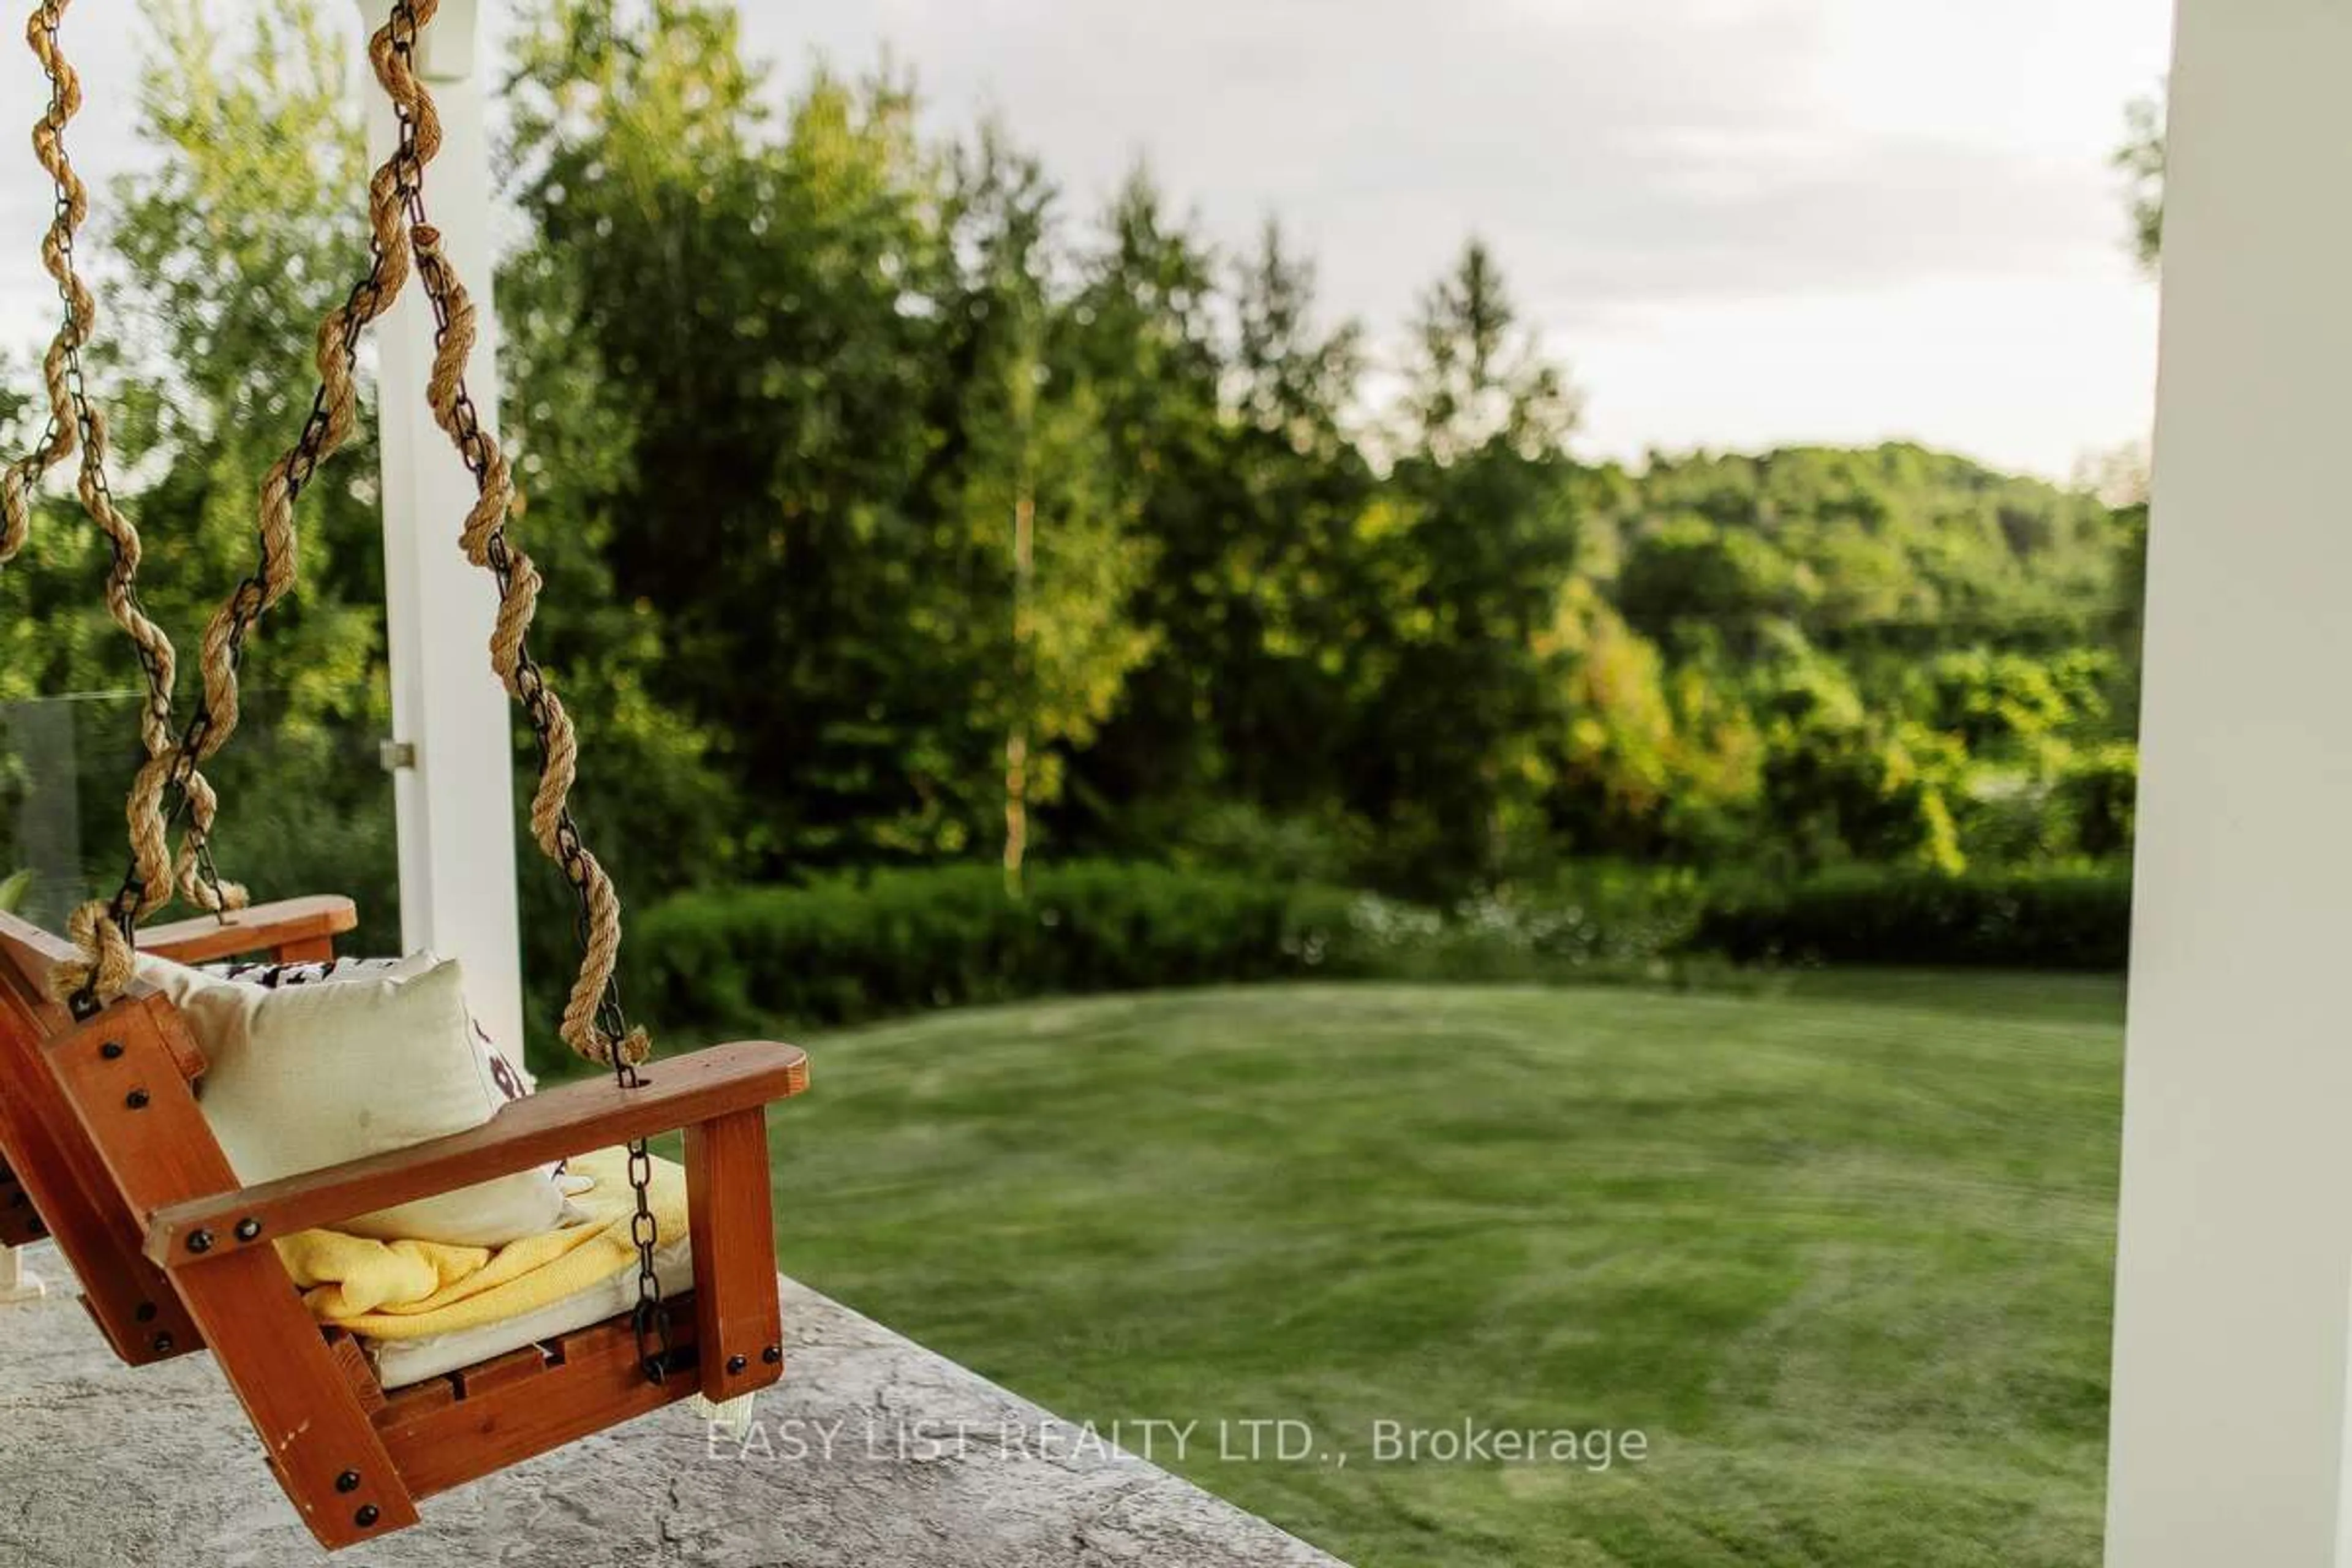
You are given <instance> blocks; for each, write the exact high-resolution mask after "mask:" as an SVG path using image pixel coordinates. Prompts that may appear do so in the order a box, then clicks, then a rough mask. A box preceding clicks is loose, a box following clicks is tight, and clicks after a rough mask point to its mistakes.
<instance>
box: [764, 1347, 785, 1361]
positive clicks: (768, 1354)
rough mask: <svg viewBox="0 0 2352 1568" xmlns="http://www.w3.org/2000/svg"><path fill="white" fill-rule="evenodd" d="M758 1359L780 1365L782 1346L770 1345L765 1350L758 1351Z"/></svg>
mask: <svg viewBox="0 0 2352 1568" xmlns="http://www.w3.org/2000/svg"><path fill="white" fill-rule="evenodd" d="M760 1359H761V1361H763V1362H766V1363H768V1364H769V1365H770V1366H782V1364H783V1363H784V1347H783V1346H782V1345H770V1346H769V1347H768V1348H767V1349H766V1350H763V1351H761V1352H760Z"/></svg>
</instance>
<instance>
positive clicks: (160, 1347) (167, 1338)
mask: <svg viewBox="0 0 2352 1568" xmlns="http://www.w3.org/2000/svg"><path fill="white" fill-rule="evenodd" d="M148 1343H149V1344H151V1345H152V1346H153V1347H154V1349H155V1353H156V1354H157V1355H170V1354H171V1353H172V1347H173V1345H175V1344H177V1343H178V1341H176V1340H174V1339H173V1338H172V1336H171V1335H169V1334H157V1335H156V1336H155V1337H154V1338H153V1339H152V1340H150V1341H148Z"/></svg>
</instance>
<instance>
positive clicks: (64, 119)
mask: <svg viewBox="0 0 2352 1568" xmlns="http://www.w3.org/2000/svg"><path fill="white" fill-rule="evenodd" d="M70 4H71V0H43V3H42V4H39V5H36V6H35V7H34V8H33V11H32V14H31V15H30V16H28V17H27V18H26V25H25V40H26V44H27V45H28V46H30V47H31V49H32V51H33V54H34V56H35V57H36V58H38V59H39V61H40V62H41V68H42V70H43V71H44V73H46V74H47V77H48V79H49V86H50V94H49V104H48V107H47V110H45V111H44V112H43V114H42V115H41V118H40V119H39V120H38V121H36V122H35V123H34V126H33V152H34V155H35V156H36V157H37V159H38V160H39V162H40V164H41V167H42V168H43V169H45V170H47V173H48V174H49V177H50V180H51V182H52V183H53V184H54V186H55V188H56V191H57V205H56V209H55V212H54V214H53V216H52V217H51V220H50V224H49V227H48V230H47V233H46V234H45V235H43V237H42V239H41V264H42V266H43V267H44V268H46V269H47V272H48V274H49V276H50V277H51V278H52V279H55V280H56V282H57V288H58V299H59V300H60V301H61V302H62V304H63V306H64V317H63V319H62V321H60V322H59V324H58V331H57V335H56V337H55V338H53V339H52V340H51V342H50V343H49V348H48V352H47V353H46V354H45V355H44V356H43V358H42V362H41V370H42V381H43V384H45V386H46V387H47V392H48V397H49V422H48V428H47V431H46V432H45V433H44V435H43V437H42V439H41V443H40V445H39V446H38V447H37V448H36V449H35V450H34V451H33V452H32V453H31V454H30V455H28V456H27V457H26V458H22V459H20V460H19V461H18V462H16V463H15V464H12V465H11V466H10V467H9V468H8V469H7V471H6V473H5V475H0V564H5V563H6V562H7V561H8V560H9V559H11V558H12V557H14V556H15V555H16V554H17V553H18V552H20V551H21V550H22V549H23V548H24V545H25V543H26V539H27V538H28V536H29V534H30V532H31V522H32V518H31V510H32V505H31V503H32V492H33V489H34V488H35V487H36V486H37V484H38V482H39V480H40V479H42V477H44V476H45V475H46V474H47V472H48V470H49V469H51V468H54V467H56V466H57V465H58V463H60V462H62V461H63V460H64V459H65V458H66V457H67V456H68V455H69V454H70V453H71V452H72V451H73V450H74V448H75V447H76V446H77V445H79V447H80V449H81V454H82V460H81V471H80V475H79V481H78V483H77V485H76V487H75V489H76V493H77V494H78V495H79V498H80V500H81V504H82V509H83V510H85V511H86V512H88V513H89V517H90V520H91V521H93V522H95V523H96V524H97V525H98V528H99V531H100V533H102V534H104V535H105V537H106V539H107V542H108V546H109V552H110V564H109V566H108V570H107V578H106V588H105V598H106V607H107V613H108V615H109V616H110V617H111V618H112V619H113V621H114V623H115V625H116V626H120V627H121V629H122V632H123V635H124V636H125V637H128V638H129V639H130V641H131V647H132V648H133V649H134V650H135V652H136V653H137V655H138V658H139V665H140V668H141V670H142V672H143V673H144V676H145V679H146V686H147V695H146V702H145V704H144V705H143V706H142V709H141V710H140V721H139V729H140V739H141V742H142V744H143V746H144V747H145V750H146V752H147V754H148V756H149V757H150V758H153V757H156V756H160V755H162V754H163V753H165V752H169V751H170V750H171V747H172V689H173V682H174V680H175V679H176V677H177V666H178V657H177V654H176V652H175V650H174V649H173V647H172V641H171V638H170V637H167V636H166V635H165V634H164V632H163V628H162V627H161V626H157V625H156V624H155V623H154V622H153V621H152V620H150V619H149V618H148V617H147V615H146V613H145V611H144V610H143V609H142V606H141V605H140V603H139V590H138V582H139V567H140V563H141V561H142V558H143V555H144V550H143V547H142V542H141V540H140V537H139V531H138V529H137V528H136V527H135V526H134V525H133V524H132V523H131V520H130V518H128V517H127V516H125V515H124V514H123V512H122V511H121V509H120V508H119V507H118V506H117V505H116V504H115V500H114V494H113V490H112V488H111V486H110V484H109V483H108V481H107V458H108V437H107V422H106V416H105V414H104V412H103V411H102V410H100V408H98V407H97V406H96V405H93V404H92V403H91V402H90V400H89V392H88V389H87V387H86V386H85V384H84V382H83V375H82V361H81V355H82V350H83V349H84V348H85V347H87V346H88V344H89V341H90V330H91V324H92V323H93V322H94V321H96V319H97V315H98V305H97V300H95V299H94V298H93V297H92V295H91V293H90V290H89V286H88V284H86V283H85V282H84V281H83V279H82V278H81V276H80V274H79V272H78V271H77V270H76V269H75V266H74V241H75V237H76V236H77V234H78V233H79V230H80V227H81V226H82V224H83V222H84V221H85V220H86V219H87V218H88V217H89V191H88V188H87V187H86V186H85V185H84V184H82V180H81V176H80V174H79V173H78V172H77V171H76V170H75V168H74V166H73V161H72V159H71V158H70V157H68V154H67V152H66V144H65V132H66V127H67V126H68V123H70V122H71V121H72V120H73V118H74V117H75V115H76V114H78V113H79V111H80V110H81V105H82V91H81V78H80V76H79V73H78V72H77V71H76V70H75V69H74V67H73V63H72V62H71V61H70V60H68V58H66V55H65V50H64V48H63V47H62V45H61V44H60V43H59V41H58V33H59V30H60V29H61V28H62V26H64V22H65V14H66V10H67V7H68V5H70ZM187 783H188V788H189V790H190V792H191V793H192V795H194V798H195V800H196V801H197V802H198V804H199V809H200V810H201V811H202V812H203V813H204V814H205V818H206V820H209V819H210V815H211V813H212V812H213V811H214V810H215V809H216V808H217V807H216V797H215V794H214V791H213V789H212V786H211V785H210V784H207V783H206V782H205V780H204V779H203V777H202V776H201V775H198V774H196V773H193V772H192V773H190V775H189V777H188V781H187ZM134 853H135V856H136V859H137V865H138V868H139V875H141V876H142V879H144V880H145V882H146V883H147V885H148V886H150V887H155V888H159V889H163V890H164V892H163V896H164V897H168V891H169V889H170V886H171V883H172V880H173V875H174V871H175V868H174V867H173V864H172V861H171V858H170V856H169V853H168V849H167V848H166V847H163V846H159V845H157V844H155V843H152V842H138V843H136V844H135V846H134ZM181 879H182V880H183V881H184V884H185V886H186V888H187V889H188V895H189V897H190V899H191V900H192V901H194V902H196V903H198V904H201V905H202V906H203V907H205V908H207V909H213V910H221V909H235V908H238V907H241V906H242V905H243V904H244V903H245V901H246V900H245V890H244V889H242V888H238V887H236V886H234V885H233V884H232V885H227V886H224V885H223V884H221V882H220V881H219V879H218V878H217V877H216V876H215V875H214V874H213V872H212V868H211V863H210V861H209V859H207V858H200V857H199V856H195V855H191V856H189V857H187V858H186V864H185V867H184V870H183V871H182V877H181Z"/></svg>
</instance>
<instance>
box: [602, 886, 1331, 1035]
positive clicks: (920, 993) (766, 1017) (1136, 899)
mask: <svg viewBox="0 0 2352 1568" xmlns="http://www.w3.org/2000/svg"><path fill="white" fill-rule="evenodd" d="M1348 916H1349V898H1348V895H1346V894H1343V893H1336V892H1330V891H1327V890H1324V889H1317V888H1313V887H1289V886H1284V885H1280V884H1276V883H1271V882H1265V881H1261V880H1255V879H1249V878H1245V877H1239V876H1234V875H1230V874H1224V873H1219V872H1208V871H1181V870H1175V869H1171V868H1167V867H1164V866H1156V865H1128V864H1119V863H1115V862H1108V861H1083V862H1076V863H1073V864H1068V865H1060V866H1038V867H1033V868H1031V870H1030V874H1029V879H1028V888H1027V896H1026V897H1025V898H1024V899H1022V900H1014V899H1012V898H1010V897H1008V896H1007V895H1006V893H1005V891H1004V887H1003V875H1002V873H1001V872H999V871H998V869H997V868H995V867H993V866H949V867H938V868H927V869H913V870H884V871H876V872H873V873H870V874H868V875H866V876H863V877H850V876H843V877H835V878H829V879H824V880H821V881H816V882H812V883H810V884H808V885H806V886H803V887H796V888H781V887H770V888H747V889H726V890H719V891H710V892H695V893H688V894H683V895H681V896H679V897H677V898H675V899H672V900H669V901H668V902H667V903H665V904H662V905H659V906H657V907H656V908H655V909H654V910H651V911H650V912H649V913H648V914H647V915H646V917H645V918H644V919H643V920H642V921H639V922H638V925H637V929H636V931H635V934H634V936H633V938H632V941H631V944H630V952H631V960H630V981H629V984H630V992H631V995H632V999H633V1001H634V1002H635V1005H636V1006H637V1008H638V1010H639V1011H641V1012H643V1013H645V1014H646V1016H649V1017H654V1018H657V1019H659V1020H661V1021H663V1022H664V1023H666V1024H670V1025H697V1026H713V1027H719V1028H741V1027H746V1026H755V1025H759V1024H762V1023H766V1022H772V1021H776V1020H782V1021H783V1022H785V1023H787V1024H791V1025H799V1026H810V1025H833V1024H845V1023H850V1022H855V1021H856V1020H859V1019H863V1018H869V1017H875V1016H881V1015H884V1014H888V1013H898V1012H906V1011H910V1010H915V1009H919V1008H925V1007H953V1006H962V1005H970V1004H973V1003H986V1002H1004V1001H1013V1000H1016V999H1019V998H1021V997H1025V996H1035V995H1043V994H1055V993H1077V992H1087V991H1112V990H1128V989H1136V988H1141V987H1146V986H1158V985H1185V984H1203V983H1208V982H1217V981H1252V980H1273V979H1279V978H1284V977H1297V976H1301V975H1307V974H1317V973H1325V974H1328V973H1335V972H1340V971H1339V968H1338V964H1339V959H1340V955H1341V954H1342V953H1343V952H1345V951H1346V944H1344V943H1342V942H1339V940H1337V939H1339V937H1341V936H1342V935H1343V934H1344V932H1345V931H1346V928H1347V921H1348Z"/></svg>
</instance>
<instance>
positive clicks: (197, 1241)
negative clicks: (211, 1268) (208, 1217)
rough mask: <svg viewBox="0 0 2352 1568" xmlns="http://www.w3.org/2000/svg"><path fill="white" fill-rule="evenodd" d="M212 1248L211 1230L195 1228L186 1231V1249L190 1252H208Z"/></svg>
mask: <svg viewBox="0 0 2352 1568" xmlns="http://www.w3.org/2000/svg"><path fill="white" fill-rule="evenodd" d="M212 1249H213V1233H212V1232H211V1231H208V1230H197V1231H191V1232H189V1233H188V1250H189V1251H190V1252H210V1251H211V1250H212Z"/></svg>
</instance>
